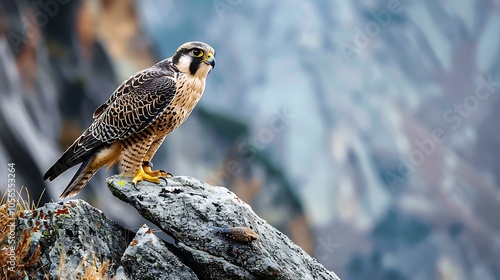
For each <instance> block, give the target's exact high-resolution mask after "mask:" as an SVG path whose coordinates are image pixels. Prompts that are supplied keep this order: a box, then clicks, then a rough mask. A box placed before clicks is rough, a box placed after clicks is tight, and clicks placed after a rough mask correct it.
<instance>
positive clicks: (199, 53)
mask: <svg viewBox="0 0 500 280" xmlns="http://www.w3.org/2000/svg"><path fill="white" fill-rule="evenodd" d="M191 54H192V55H193V56H194V57H201V56H203V51H202V50H200V49H193V50H192V51H191Z"/></svg>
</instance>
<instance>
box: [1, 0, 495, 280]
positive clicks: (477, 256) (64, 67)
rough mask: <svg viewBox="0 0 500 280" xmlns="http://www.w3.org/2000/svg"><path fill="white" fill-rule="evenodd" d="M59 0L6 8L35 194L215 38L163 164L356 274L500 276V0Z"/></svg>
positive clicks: (6, 71)
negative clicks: (185, 52)
mask: <svg viewBox="0 0 500 280" xmlns="http://www.w3.org/2000/svg"><path fill="white" fill-rule="evenodd" d="M49 2H50V3H56V4H57V5H55V4H54V5H52V6H50V7H49V8H50V9H49V8H47V7H48V6H46V5H45V6H40V5H39V4H38V2H35V1H33V2H29V1H28V2H23V3H17V2H15V1H5V0H4V1H0V3H1V6H0V7H1V14H2V17H0V32H2V34H3V35H2V36H1V37H0V96H1V97H0V98H1V102H0V106H1V107H0V114H1V118H0V128H1V131H2V133H1V134H0V165H1V164H6V163H7V162H11V161H15V162H16V164H17V165H18V167H19V169H18V170H19V171H18V172H19V174H18V177H19V178H20V179H19V185H21V184H24V185H26V186H28V187H30V189H33V192H34V195H33V196H34V197H36V195H37V194H38V193H39V192H40V190H41V189H42V187H41V186H44V182H41V181H40V179H39V178H40V177H41V174H42V172H43V171H45V169H46V168H47V167H48V166H50V164H51V163H52V162H53V161H55V160H56V158H57V156H58V155H59V153H60V150H61V149H64V148H65V147H66V146H68V145H69V143H71V141H73V140H74V139H75V138H76V136H78V135H79V133H80V132H81V130H82V129H83V128H85V127H86V125H88V123H90V121H91V113H92V111H93V110H94V109H95V108H96V107H97V106H98V105H99V104H100V103H102V102H103V101H104V100H105V99H106V98H107V97H108V96H109V95H110V94H111V93H112V91H113V90H114V89H115V88H116V86H117V85H118V84H119V82H121V81H122V80H123V79H124V78H127V77H128V76H130V75H131V74H132V73H133V72H135V71H137V70H139V69H142V68H144V67H148V66H150V65H151V64H153V63H154V62H155V61H157V60H159V59H162V58H165V57H168V56H170V55H171V54H172V52H173V51H174V50H175V48H177V46H179V45H180V44H181V43H184V42H185V41H189V40H201V41H206V42H208V43H210V44H211V45H213V46H214V47H215V48H216V49H217V59H218V60H217V61H218V65H217V69H215V70H214V71H213V73H212V74H211V76H210V79H209V81H208V82H207V89H206V92H205V95H204V97H203V98H202V100H201V102H200V104H199V106H198V107H197V108H196V110H195V112H194V113H193V116H192V117H191V118H190V119H189V121H188V122H186V123H185V124H184V125H183V126H182V127H181V128H180V129H179V130H178V131H176V132H175V133H173V134H172V135H170V136H169V137H168V138H167V140H166V141H165V144H164V145H163V147H162V149H160V151H159V153H158V154H157V156H156V158H155V165H156V166H161V167H162V168H163V169H168V170H169V171H172V172H173V173H174V174H176V175H190V176H194V177H197V178H200V179H206V180H207V181H210V182H211V183H214V184H220V185H224V186H226V187H228V188H230V189H232V190H233V191H235V192H236V193H237V194H238V195H239V196H240V197H242V198H243V199H244V200H245V201H247V202H249V203H251V204H252V206H253V208H254V209H255V211H256V212H257V213H258V214H259V215H261V216H262V217H263V218H265V219H266V220H267V221H269V222H271V223H272V224H274V225H275V226H277V227H278V228H279V229H280V230H283V231H285V232H286V233H287V234H288V235H289V236H292V237H293V238H294V240H295V241H296V242H299V244H300V245H301V246H303V247H304V248H305V249H306V250H308V251H309V252H311V253H312V254H314V255H315V256H316V257H317V258H318V259H319V261H321V262H322V263H324V264H325V265H326V266H327V267H329V268H332V269H334V270H335V271H337V272H339V275H340V276H341V277H342V279H366V278H367V277H368V275H370V277H371V278H372V279H388V277H393V279H413V278H417V279H419V278H418V277H420V278H425V279H454V278H455V279H477V278H480V279H494V278H495V275H498V274H499V273H500V272H499V271H500V268H499V267H498V264H497V262H495V261H494V260H496V259H499V258H500V249H499V247H498V240H497V239H498V238H496V236H497V235H498V232H499V229H500V224H499V223H498V219H497V218H496V216H495V213H496V212H498V210H499V208H500V202H499V195H498V191H499V190H498V181H499V179H500V178H499V177H498V176H499V175H498V174H500V172H499V171H500V170H499V166H500V162H499V159H498V156H497V154H498V152H497V151H498V150H499V145H500V134H499V133H498V129H496V125H495V120H496V119H497V117H498V114H499V113H498V110H496V108H497V107H498V106H497V105H498V102H499V100H498V98H497V95H498V94H497V93H498V92H499V91H500V85H499V83H500V72H499V65H500V64H499V63H498V62H499V59H500V56H499V53H500V40H499V39H498V38H499V37H498V30H500V18H499V16H498V13H497V11H498V9H499V7H498V4H497V3H496V2H495V1H476V2H463V1H454V2H453V3H451V2H432V1H394V0H388V1H382V2H380V1H379V2H376V1H337V2H331V1H322V0H318V1H309V2H304V1H274V2H266V1H224V0H223V1H194V2H189V3H187V2H182V1H160V0H147V1H140V2H133V1H111V0H109V1H67V3H66V2H64V4H62V2H63V1H47V2H44V3H49ZM139 3H140V4H139ZM56 6H57V8H55V7H56ZM56 10H57V11H56ZM43 15H45V16H43ZM45 18H46V20H44V19H45ZM26 22H28V24H25V23H26ZM115 76H116V77H118V78H115ZM5 172H6V170H2V169H1V168H0V175H1V176H2V177H0V178H5V176H4V175H5ZM105 176H106V175H105V174H101V177H100V178H99V177H97V178H95V179H93V180H92V184H93V185H94V186H93V187H90V188H87V189H86V192H87V195H88V199H89V200H93V199H95V200H94V201H95V205H96V206H97V207H99V206H100V205H102V204H101V202H99V201H100V200H99V199H106V196H107V195H108V192H107V190H102V189H98V188H102V182H103V177H105ZM69 177H71V176H70V175H67V177H66V178H61V179H59V180H58V181H56V182H53V183H51V184H50V186H49V194H48V195H47V197H46V198H47V199H48V198H49V197H53V196H55V195H58V194H59V193H60V191H61V189H62V188H63V187H64V186H65V185H66V183H67V182H68V181H69V179H70V178H69ZM83 195H85V194H83ZM82 197H83V196H82ZM106 207H107V206H106ZM109 207H110V208H114V209H115V211H116V209H118V207H119V206H109ZM110 211H111V210H110ZM127 211H128V210H127ZM305 213H306V214H307V215H305ZM118 216H119V215H118ZM132 224H133V222H132ZM308 225H311V227H312V230H310V229H309V226H308ZM312 233H313V234H312ZM450 271H452V272H450ZM457 271H458V272H459V273H457ZM461 275H462V276H461ZM460 277H462V278H460Z"/></svg>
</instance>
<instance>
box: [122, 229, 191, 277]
mask: <svg viewBox="0 0 500 280" xmlns="http://www.w3.org/2000/svg"><path fill="white" fill-rule="evenodd" d="M121 261H122V266H121V267H119V268H118V272H119V273H118V272H117V278H122V279H127V278H130V279H152V280H155V279H163V278H165V277H168V278H169V279H198V277H196V274H195V273H194V272H193V271H192V270H191V269H190V268H189V267H187V266H186V265H184V264H183V263H182V262H181V261H180V260H179V259H178V258H177V257H176V256H175V255H174V254H173V253H172V252H171V251H169V249H168V248H167V246H166V245H165V244H164V242H163V241H162V240H160V239H159V238H158V237H157V236H156V235H155V234H153V232H152V231H151V229H149V228H148V227H147V226H146V225H143V226H142V227H141V228H140V229H139V231H137V234H136V235H135V238H134V240H132V242H131V243H130V245H129V246H128V247H127V249H126V250H125V253H124V254H123V256H122V258H121Z"/></svg>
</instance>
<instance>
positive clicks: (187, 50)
mask: <svg viewBox="0 0 500 280" xmlns="http://www.w3.org/2000/svg"><path fill="white" fill-rule="evenodd" d="M172 63H173V64H174V65H175V66H176V67H177V69H178V70H179V71H180V72H182V73H184V74H187V75H191V76H195V77H198V78H206V77H207V75H208V73H210V70H212V68H214V67H215V50H214V49H213V48H212V47H211V46H209V45H208V44H205V43H203V42H188V43H185V44H183V45H182V46H180V47H179V48H178V49H177V51H176V52H175V54H174V55H173V56H172Z"/></svg>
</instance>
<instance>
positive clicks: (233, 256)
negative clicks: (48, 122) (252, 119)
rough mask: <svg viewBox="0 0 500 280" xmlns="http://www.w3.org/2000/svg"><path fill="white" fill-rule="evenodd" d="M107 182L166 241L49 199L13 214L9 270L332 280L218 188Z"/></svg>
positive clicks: (38, 274) (82, 205)
mask: <svg viewBox="0 0 500 280" xmlns="http://www.w3.org/2000/svg"><path fill="white" fill-rule="evenodd" d="M107 182H108V186H109V189H110V190H111V191H112V193H113V194H114V195H115V196H116V197H118V198H120V199H121V200H123V201H125V202H127V203H129V204H131V205H132V206H133V207H135V208H136V209H137V211H139V213H140V214H141V215H142V216H143V217H145V218H146V219H148V220H149V221H151V222H152V223H154V224H155V225H157V226H158V227H159V228H160V229H161V230H162V231H163V232H164V233H166V234H168V235H170V236H171V237H172V239H173V240H174V241H173V242H170V243H169V242H166V241H164V240H162V239H160V238H158V237H157V236H156V235H155V234H154V232H153V231H152V230H151V229H149V228H148V227H147V226H145V225H144V226H142V227H141V228H140V229H139V231H138V232H137V233H135V237H134V234H133V233H131V232H130V231H128V230H126V229H124V228H122V227H121V226H120V225H118V224H116V223H115V222H113V221H111V220H109V219H108V218H107V217H106V216H105V215H104V214H103V213H102V212H101V211H99V210H98V209H95V208H93V207H92V206H90V205H88V204H87V203H86V202H84V201H82V200H72V201H68V202H65V203H49V204H46V205H45V206H43V207H41V208H39V209H36V210H33V211H24V212H20V213H19V214H18V215H17V220H16V227H15V230H16V236H17V237H18V238H17V239H16V244H17V248H20V246H21V245H22V244H24V245H22V246H23V248H24V249H22V250H24V251H25V252H24V253H22V258H18V259H17V263H16V265H17V270H16V271H17V273H16V274H15V275H10V276H11V277H12V276H17V277H18V278H21V277H24V276H25V275H29V276H32V277H35V278H43V277H47V276H49V278H51V279H57V278H58V277H60V276H61V275H75V273H77V274H78V275H79V276H81V277H84V276H85V277H89V276H92V277H97V278H109V277H115V278H116V279H338V277H337V276H336V275H335V274H334V273H333V272H330V271H327V270H326V269H325V268H324V267H323V266H322V265H321V264H319V263H318V262H317V261H316V260H314V259H313V258H311V257H310V256H309V255H307V254H306V253H305V252H304V251H303V250H302V249H301V248H299V247H298V246H297V245H295V244H294V243H293V242H292V241H290V239H288V237H286V236H285V235H283V234H282V233H281V232H279V231H278V230H276V229H275V228H274V227H272V226H271V225H269V224H267V223H266V222H265V221H264V220H262V219H260V218H259V217H258V216H257V215H256V214H255V213H254V212H253V211H252V209H251V208H250V206H248V205H247V204H246V203H244V202H243V201H241V200H240V199H239V198H238V197H236V195H235V194H234V193H232V192H230V191H229V190H227V189H226V188H223V187H215V186H211V185H208V184H206V183H204V182H201V181H198V180H196V179H193V178H189V177H174V178H171V179H168V181H167V182H164V181H162V182H161V184H159V185H158V184H152V183H148V182H140V183H139V184H138V185H137V186H136V187H134V186H133V185H132V184H131V183H130V179H128V178H125V177H121V176H118V175H117V176H113V177H110V178H108V180H107ZM124 215H126V213H124ZM0 241H1V240H0ZM20 257H21V255H20ZM35 258H36V259H35ZM26 260H29V261H28V262H26ZM4 272H5V270H4Z"/></svg>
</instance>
